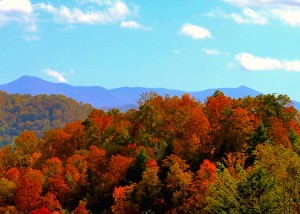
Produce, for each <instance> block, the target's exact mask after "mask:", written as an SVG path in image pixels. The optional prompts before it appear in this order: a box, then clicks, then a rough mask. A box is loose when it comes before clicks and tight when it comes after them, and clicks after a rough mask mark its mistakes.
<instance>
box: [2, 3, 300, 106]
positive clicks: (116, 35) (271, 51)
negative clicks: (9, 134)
mask: <svg viewBox="0 0 300 214" xmlns="http://www.w3.org/2000/svg"><path fill="white" fill-rule="evenodd" d="M299 50H300V1H299V0H268V1H266V0H188V1H187V0H164V1H162V0H139V1H137V0H68V1H63V0H49V1H44V0H0V71H1V79H0V84H4V83H7V82H10V81H12V80H14V79H17V78H18V77H20V76H22V75H32V76H37V77H40V78H43V79H45V80H49V81H52V82H67V83H68V84H71V85H84V86H95V85H97V86H103V87H105V88H116V87H122V86H131V87H134V86H142V87H163V88H170V89H180V90H187V91H198V90H204V89H208V88H218V87H239V86H241V85H245V86H248V87H251V88H253V89H256V90H258V91H261V92H263V93H284V94H288V95H289V96H290V97H291V98H292V99H295V100H298V101H300V93H299V92H298V90H299V89H300V86H299V83H300V52H299Z"/></svg>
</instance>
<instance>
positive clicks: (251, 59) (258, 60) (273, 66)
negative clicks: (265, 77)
mask: <svg viewBox="0 0 300 214" xmlns="http://www.w3.org/2000/svg"><path fill="white" fill-rule="evenodd" d="M235 58H236V60H237V61H238V62H239V64H240V66H241V67H242V68H243V69H245V70H249V71H271V70H285V71H295V72H300V60H294V61H288V60H279V59H274V58H270V57H264V58H263V57H257V56H253V55H252V54H249V53H240V54H237V55H236V57H235Z"/></svg>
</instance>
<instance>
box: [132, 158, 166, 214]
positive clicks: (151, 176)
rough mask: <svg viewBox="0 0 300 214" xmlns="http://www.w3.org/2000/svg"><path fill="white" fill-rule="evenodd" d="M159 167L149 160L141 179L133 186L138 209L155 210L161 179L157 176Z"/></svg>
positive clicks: (159, 193)
mask: <svg viewBox="0 0 300 214" xmlns="http://www.w3.org/2000/svg"><path fill="white" fill-rule="evenodd" d="M158 170H159V167H158V166H157V164H156V161H154V160H149V161H148V162H147V166H146V170H145V171H144V172H143V175H142V180H141V181H140V182H139V183H138V184H137V185H136V186H135V190H136V191H135V193H134V196H135V200H136V201H137V203H138V204H139V207H140V210H144V211H148V210H153V211H154V210H157V208H158V207H157V204H156V202H157V200H158V199H159V198H160V197H161V187H162V184H161V181H160V180H159V178H158V175H157V174H158Z"/></svg>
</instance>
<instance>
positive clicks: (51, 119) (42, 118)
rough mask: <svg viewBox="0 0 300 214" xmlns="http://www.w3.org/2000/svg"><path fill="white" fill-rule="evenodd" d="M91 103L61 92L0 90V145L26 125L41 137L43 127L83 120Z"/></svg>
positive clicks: (46, 128)
mask: <svg viewBox="0 0 300 214" xmlns="http://www.w3.org/2000/svg"><path fill="white" fill-rule="evenodd" d="M91 111H92V106H91V105H87V104H82V103H77V102H76V101H75V100H73V99H71V98H66V97H65V96H62V95H49V96H48V95H37V96H31V95H29V94H27V95H19V94H12V95H11V94H7V93H6V92H1V91H0V147H1V146H3V145H6V144H10V143H12V142H13V139H14V138H15V137H16V136H18V135H19V134H20V133H21V132H22V131H24V130H26V129H28V130H31V131H34V132H35V133H36V134H37V136H39V137H41V136H42V135H43V133H44V132H45V131H47V130H50V129H53V128H56V127H63V126H64V125H65V124H67V123H69V122H74V121H76V120H84V119H85V118H86V117H87V116H88V114H89V113H90V112H91Z"/></svg>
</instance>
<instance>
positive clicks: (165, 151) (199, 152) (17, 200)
mask: <svg viewBox="0 0 300 214" xmlns="http://www.w3.org/2000/svg"><path fill="white" fill-rule="evenodd" d="M15 100H16V99H15ZM289 103H290V99H289V98H288V97H287V96H284V95H278V96H276V95H273V94H268V95H258V96H256V97H254V98H252V97H246V98H243V99H232V98H230V97H227V96H224V94H223V93H222V92H220V91H217V92H215V93H214V94H213V96H210V97H208V98H207V99H206V101H205V102H204V103H201V102H198V101H196V100H195V99H193V98H192V97H190V96H189V95H183V96H182V97H180V98H179V97H161V96H157V95H155V94H152V95H148V97H147V98H146V99H144V100H143V102H140V107H139V109H137V110H134V109H133V110H130V111H128V112H126V113H122V112H120V111H118V110H116V109H114V110H110V111H109V112H104V111H102V110H97V109H94V110H93V111H92V112H91V113H90V114H89V116H88V117H87V118H86V119H85V120H84V121H83V122H78V121H77V122H73V123H68V124H67V125H66V126H65V127H63V128H59V129H53V130H50V131H48V132H46V133H45V135H44V136H42V137H40V138H39V137H37V136H36V135H35V134H34V132H30V131H25V132H23V133H21V134H20V135H19V136H18V137H17V139H16V143H15V146H14V148H13V149H12V148H11V147H9V146H6V147H3V148H2V149H0V212H1V213H5V212H9V213H31V214H38V213H46V214H51V213H71V212H72V213H74V214H77V213H84V214H87V213H94V214H100V213H115V214H125V213H132V214H138V213H149V214H150V213H151V214H152V213H153V214H154V213H157V214H163V213H203V214H217V213H299V212H298V211H297V210H300V203H299V202H300V194H299V193H300V156H299V154H300V124H299V112H298V111H297V110H296V109H294V108H293V107H291V106H290V105H289Z"/></svg>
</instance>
